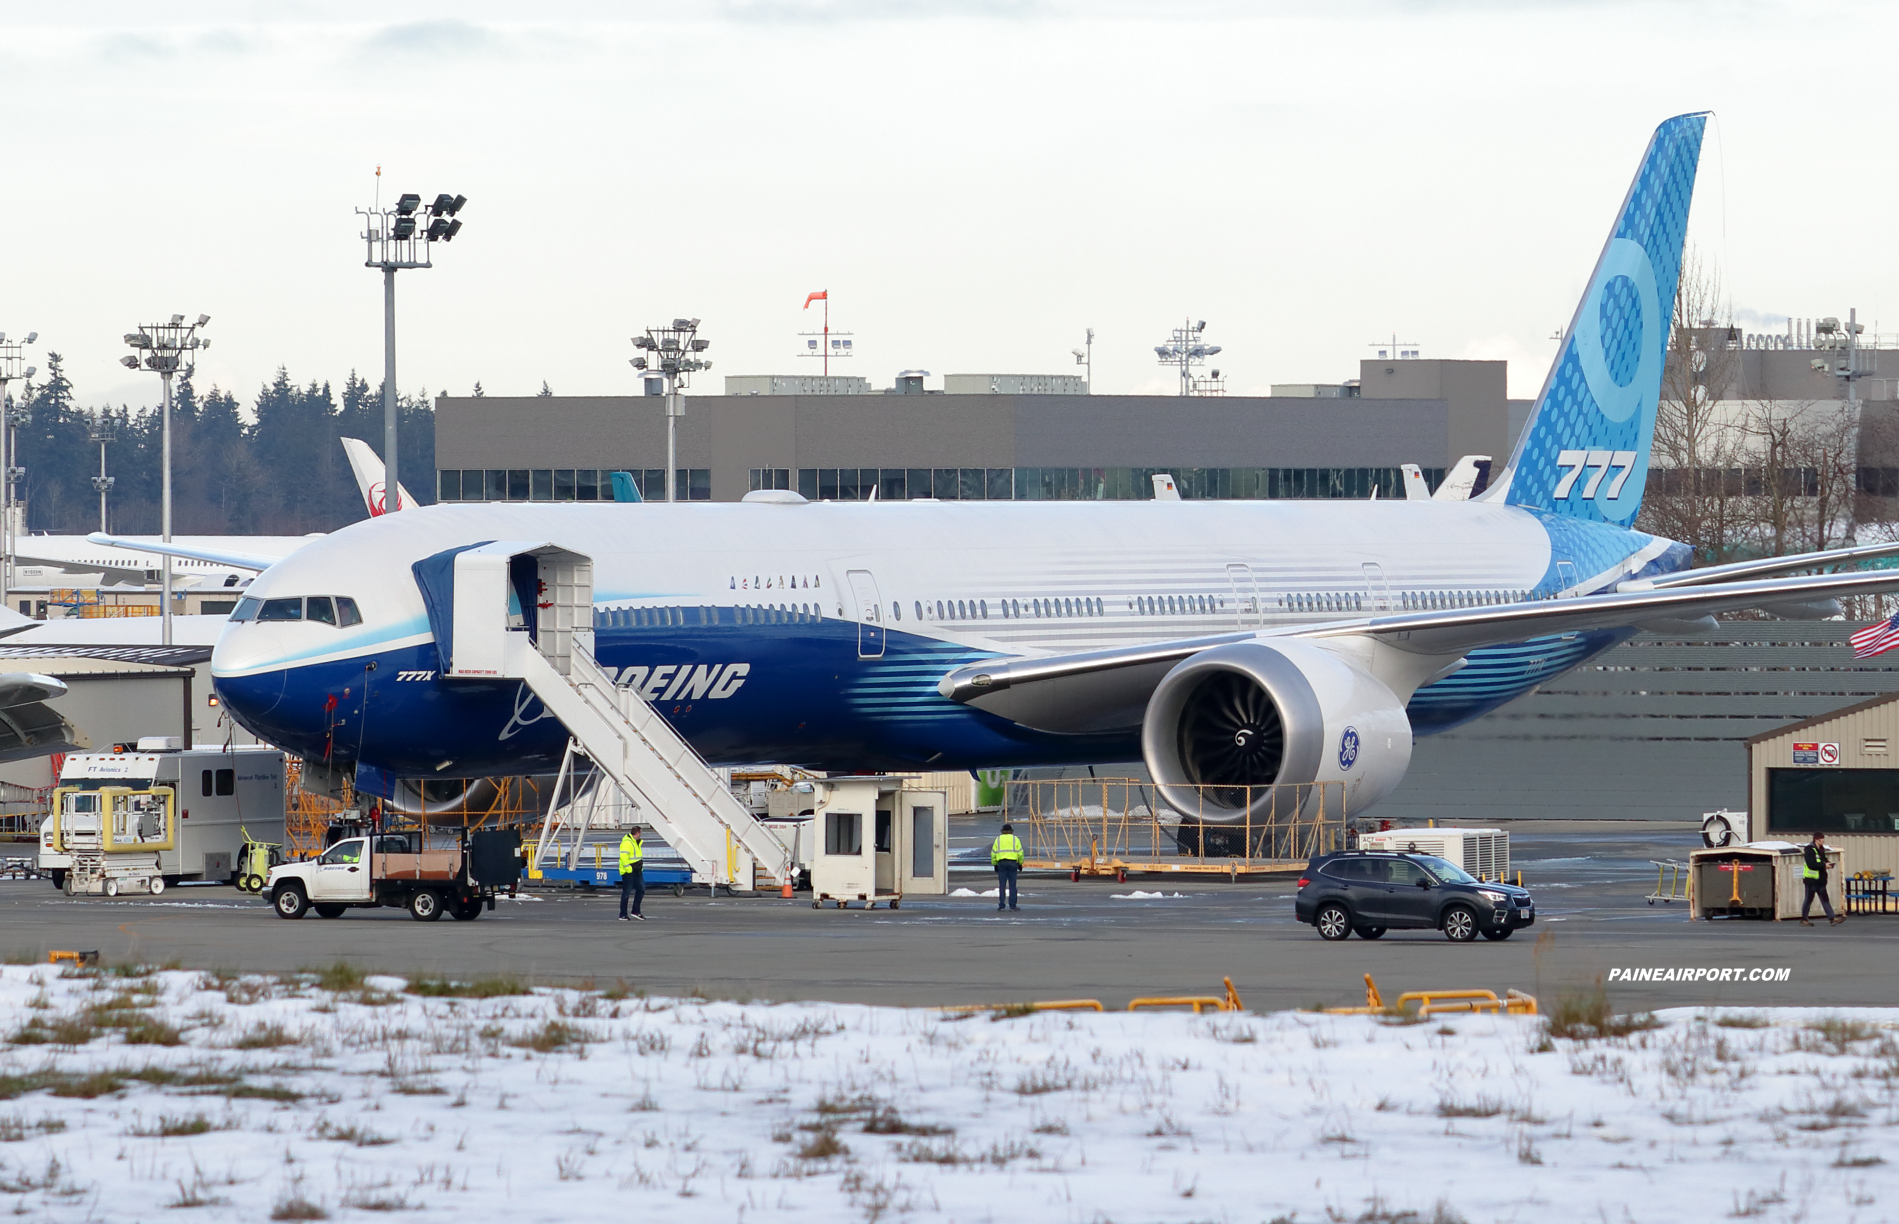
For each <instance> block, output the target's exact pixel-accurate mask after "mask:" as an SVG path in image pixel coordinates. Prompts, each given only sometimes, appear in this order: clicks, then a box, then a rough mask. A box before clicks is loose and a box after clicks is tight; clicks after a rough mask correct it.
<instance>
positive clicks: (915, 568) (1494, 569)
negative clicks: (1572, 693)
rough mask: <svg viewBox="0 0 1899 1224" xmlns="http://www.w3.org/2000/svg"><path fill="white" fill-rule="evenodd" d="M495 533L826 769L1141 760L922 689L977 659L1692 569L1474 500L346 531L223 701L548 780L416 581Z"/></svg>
mask: <svg viewBox="0 0 1899 1224" xmlns="http://www.w3.org/2000/svg"><path fill="white" fill-rule="evenodd" d="M493 540H515V541H546V542H548V543H552V544H558V545H559V546H561V547H563V548H566V549H569V550H571V551H574V552H578V553H583V554H585V555H587V556H589V557H591V558H592V559H593V563H594V599H595V605H594V606H595V618H594V619H595V632H594V652H595V656H596V658H597V660H598V662H599V663H600V664H601V666H602V667H604V668H605V669H607V671H608V672H609V673H610V674H612V675H613V676H614V677H615V678H616V681H617V682H618V683H620V684H622V685H624V686H627V687H630V688H634V689H637V690H638V691H639V693H640V694H641V696H643V697H644V698H646V699H647V700H649V701H651V702H652V703H653V705H654V706H655V707H656V708H657V709H658V710H659V711H660V712H661V713H662V714H663V715H664V716H665V717H666V718H667V720H668V721H669V722H671V723H672V725H673V726H674V727H675V728H676V729H677V730H678V731H679V732H680V733H681V734H682V735H683V736H684V737H685V738H686V739H687V740H688V741H690V742H691V743H692V745H693V746H694V747H695V748H696V749H697V750H698V751H699V752H700V753H701V754H702V755H703V756H705V757H706V758H707V759H708V760H709V761H711V762H712V763H714V764H740V763H762V762H779V763H793V764H800V765H805V766H809V767H813V768H821V769H864V768H892V769H895V768H907V769H916V768H923V767H929V768H937V769H951V768H956V769H963V768H977V767H1005V766H1021V765H1037V764H1052V763H1076V764H1079V763H1096V762H1110V761H1128V760H1133V759H1137V758H1138V757H1139V756H1140V742H1139V733H1138V729H1129V730H1127V731H1126V732H1119V733H1112V734H1090V735H1062V734H1052V733H1049V732H1045V731H1038V730H1034V729H1030V728H1027V727H1023V726H1020V725H1017V724H1015V723H1012V722H1010V721H1008V720H1007V719H1004V718H1001V717H998V716H996V715H993V714H990V713H986V712H984V711H982V710H978V709H975V708H973V707H971V706H968V705H964V704H959V703H957V702H955V701H952V700H950V699H948V698H947V697H945V696H943V695H942V694H941V693H939V691H938V682H939V680H940V679H941V678H942V677H943V676H944V674H945V673H946V672H948V671H950V670H951V669H953V668H955V667H958V666H961V665H963V664H967V663H971V662H975V661H978V660H983V659H988V658H993V657H997V656H1010V657H1018V658H1019V657H1025V656H1026V657H1034V656H1037V655H1042V654H1067V653H1072V652H1077V651H1088V650H1097V649H1108V648H1114V647H1125V646H1134V645H1139V644H1141V643H1146V642H1159V641H1173V640H1178V639H1183V638H1194V637H1200V636H1208V635H1218V634H1223V633H1234V632H1245V631H1272V630H1282V631H1283V630H1284V629H1287V628H1296V627H1300V626H1305V625H1317V624H1322V623H1337V622H1340V621H1349V620H1352V619H1355V618H1370V617H1373V616H1376V615H1379V614H1381V613H1389V612H1400V611H1411V610H1433V609H1440V608H1442V609H1449V608H1464V607H1480V606H1485V605H1491V604H1506V603H1518V602H1522V601H1525V600H1539V599H1553V598H1561V597H1566V596H1572V595H1579V594H1591V593H1595V592H1599V591H1605V590H1609V589H1612V588H1613V587H1614V585H1615V584H1616V583H1618V582H1620V581H1623V580H1626V579H1628V578H1631V577H1637V578H1640V577H1649V576H1653V575H1655V574H1657V573H1662V572H1668V571H1672V570H1676V569H1680V568H1684V567H1685V566H1686V565H1687V563H1688V550H1687V549H1686V548H1685V547H1683V546H1681V545H1679V544H1674V543H1672V542H1670V541H1667V540H1662V539H1659V538H1657V537H1653V536H1649V535H1645V534H1643V533H1640V532H1635V531H1630V530H1628V529H1626V528H1623V527H1620V526H1616V525H1613V524H1608V523H1592V522H1587V521H1581V520H1578V519H1576V518H1573V517H1563V516H1558V515H1551V514H1547V513H1544V512H1542V511H1538V510H1532V509H1526V508H1522V507H1517V506H1511V505H1507V504H1502V503H1487V502H1462V503H1444V502H1421V501H1377V502H1341V501H1299V502H1294V501H1279V502H1237V501H1224V502H1216V501H1198V502H1192V501H1189V502H1158V501H1156V502H1145V501H1144V502H934V501H916V502H900V503H898V502H891V503H876V502H871V503H863V502H842V503H815V504H760V503H741V504H731V505H705V504H700V505H691V506H669V505H654V504H647V505H619V504H614V505H599V506H582V505H505V506H486V505H463V506H440V507H432V508H426V509H421V510H416V511H411V512H405V513H403V514H400V515H389V516H386V517H382V518H377V519H372V520H370V521H367V522H363V523H358V524H356V525H354V526H352V527H349V528H345V529H344V530H342V531H339V532H337V533H335V534H334V535H331V536H329V537H327V538H325V539H322V540H318V541H314V542H312V543H311V544H309V545H308V546H306V547H305V548H303V549H301V550H300V551H298V552H297V553H296V554H294V555H293V556H292V557H290V558H288V559H287V560H285V561H283V562H281V563H279V564H278V565H276V566H274V567H272V568H271V569H269V570H268V571H266V572H265V573H264V574H263V575H262V576H260V577H259V578H258V579H257V580H256V581H255V582H254V583H253V584H252V585H251V587H250V589H249V590H248V591H247V592H246V594H247V596H248V597H249V599H250V600H255V601H258V602H257V603H255V604H249V603H248V602H247V606H246V607H245V608H242V609H241V610H240V612H239V614H238V616H239V617H243V618H245V619H234V620H233V621H232V623H231V624H229V625H228V626H227V627H226V629H225V631H224V633H223V635H222V637H221V638H220V640H219V642H218V645H217V649H216V652H215V654H214V656H213V660H212V665H213V674H214V677H215V683H216V686H217V689H218V692H219V694H220V696H221V698H222V700H223V701H224V702H225V704H226V705H227V706H228V707H229V708H230V709H231V710H232V711H233V712H234V713H236V714H237V715H238V716H239V717H240V718H241V719H242V721H243V722H244V724H245V725H246V726H247V727H248V728H249V729H251V730H252V731H253V732H255V733H256V734H258V735H259V736H261V737H263V738H265V739H267V740H269V741H270V742H273V743H276V744H278V745H281V746H282V747H284V748H286V749H289V750H291V751H294V752H296V753H298V754H300V755H302V756H304V757H306V758H309V759H312V760H327V761H331V762H334V763H336V764H339V765H341V764H348V763H352V762H360V763H361V764H365V765H369V766H372V767H375V768H379V769H383V770H387V771H390V772H392V773H395V774H397V775H400V776H406V777H415V776H424V777H471V776H481V775H486V774H497V773H510V774H513V773H527V772H536V771H540V770H547V769H552V768H555V767H556V766H557V765H558V763H559V761H560V758H561V755H562V753H563V751H564V749H565V747H566V743H567V735H566V732H565V730H563V729H562V728H561V727H560V725H559V724H558V723H557V722H555V721H554V720H553V719H551V718H549V717H547V716H546V713H545V711H544V710H543V709H542V707H541V705H540V702H539V701H538V699H536V698H535V697H534V696H533V694H532V693H531V692H529V691H528V690H527V689H526V687H525V686H524V685H523V684H522V683H520V682H519V681H512V680H510V681H494V682H482V681H470V680H465V679H457V680H444V679H443V678H442V676H441V671H442V667H441V661H440V658H439V655H438V652H437V649H436V644H435V641H434V638H433V637H432V635H431V632H430V621H429V615H428V608H427V606H426V603H425V599H424V595H423V593H422V590H421V588H420V587H419V586H418V584H417V582H416V581H415V579H414V577H413V575H412V571H411V566H412V565H414V563H415V562H417V561H420V560H422V559H423V558H425V557H429V556H431V555H434V554H437V553H441V552H443V551H445V550H449V549H455V548H461V547H466V546H470V545H476V544H481V543H485V542H488V541H493ZM324 596H328V597H331V598H332V599H334V598H335V597H339V596H341V597H347V598H349V599H351V600H353V601H354V603H355V608H356V610H357V612H358V613H359V614H360V617H361V620H360V623H356V624H344V623H322V622H321V621H316V620H310V619H297V620H289V619H268V618H267V617H268V614H269V611H270V609H271V608H272V605H271V603H270V601H273V600H276V601H285V600H296V599H305V600H307V599H309V598H311V597H324ZM275 607H276V608H277V610H278V612H279V614H281V611H282V609H284V608H286V607H288V605H287V604H283V603H281V602H280V603H278V604H277V605H275ZM260 610H262V611H264V612H265V613H266V617H265V618H260V617H259V615H258V613H259V611H260ZM334 619H337V620H341V621H347V620H348V619H350V617H349V616H348V615H345V616H343V617H338V618H334ZM1629 632H1631V631H1629V630H1605V631H1600V632H1586V633H1580V634H1572V635H1568V636H1563V637H1550V638H1541V639H1535V640H1531V641H1526V642H1522V643H1519V644H1515V645H1504V646H1489V647H1484V648H1482V649H1479V650H1476V651H1474V652H1473V653H1472V654H1471V655H1470V656H1469V660H1468V663H1467V665H1466V666H1465V667H1463V668H1462V669H1461V670H1459V671H1457V672H1456V673H1455V674H1453V675H1451V676H1449V677H1447V678H1445V679H1442V680H1439V681H1437V682H1436V683H1433V684H1430V685H1427V686H1426V687H1424V688H1421V689H1420V690H1418V692H1417V693H1416V694H1415V695H1414V696H1413V697H1412V698H1411V700H1410V702H1409V703H1408V707H1407V713H1408V715H1409V717H1410V720H1411V723H1412V726H1413V729H1414V730H1415V731H1416V732H1417V733H1419V734H1430V733H1432V732H1436V731H1441V730H1444V729H1446V728H1448V727H1452V726H1455V725H1457V724H1459V723H1462V722H1466V721H1468V720H1470V719H1472V718H1475V717H1478V716H1479V715H1481V714H1484V713H1486V712H1487V711H1489V710H1492V709H1495V708H1496V707H1497V706H1499V705H1502V704H1503V703H1505V702H1507V701H1509V700H1510V699H1512V698H1514V697H1517V696H1519V695H1521V694H1523V693H1525V692H1527V691H1529V690H1530V689H1532V688H1534V687H1535V686H1537V685H1538V684H1541V683H1543V682H1544V681H1545V680H1547V679H1549V678H1550V677H1552V676H1555V675H1557V674H1559V673H1561V672H1563V671H1566V670H1568V669H1569V668H1571V667H1574V666H1576V665H1577V664H1578V663H1581V662H1582V661H1584V660H1585V659H1587V658H1588V657H1590V656H1591V655H1594V654H1596V653H1599V652H1600V651H1602V650H1605V649H1607V648H1608V647H1609V646H1611V645H1613V644H1615V643H1616V642H1617V641H1619V640H1621V639H1622V638H1624V637H1626V636H1627V635H1628V633H1629Z"/></svg>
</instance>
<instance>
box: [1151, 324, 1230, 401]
mask: <svg viewBox="0 0 1899 1224" xmlns="http://www.w3.org/2000/svg"><path fill="white" fill-rule="evenodd" d="M1206 330H1207V321H1206V320H1205V319H1202V320H1200V322H1199V323H1197V324H1196V323H1192V322H1189V323H1187V324H1186V325H1184V326H1181V327H1176V328H1175V329H1174V334H1173V335H1172V336H1171V337H1169V339H1168V342H1167V343H1166V344H1157V345H1155V346H1154V355H1155V356H1157V357H1159V358H1160V363H1161V364H1162V365H1166V366H1178V367H1180V393H1181V394H1182V395H1192V394H1193V392H1194V376H1193V368H1194V367H1195V366H1197V365H1205V364H1206V363H1207V358H1209V357H1211V356H1213V355H1214V354H1216V353H1218V352H1219V351H1220V346H1219V345H1217V344H1206V343H1204V342H1202V340H1201V336H1202V335H1203V334H1204V333H1205V332H1206Z"/></svg>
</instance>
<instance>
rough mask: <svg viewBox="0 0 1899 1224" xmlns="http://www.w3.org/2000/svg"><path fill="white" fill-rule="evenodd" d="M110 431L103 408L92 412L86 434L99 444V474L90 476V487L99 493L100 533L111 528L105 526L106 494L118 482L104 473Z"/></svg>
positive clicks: (109, 422)
mask: <svg viewBox="0 0 1899 1224" xmlns="http://www.w3.org/2000/svg"><path fill="white" fill-rule="evenodd" d="M112 432H113V430H112V418H110V417H109V416H107V415H106V413H105V410H104V409H101V410H100V411H98V412H96V413H94V414H93V417H92V428H91V429H89V430H87V431H86V436H87V437H88V438H89V439H91V440H92V441H93V442H96V443H97V444H98V446H99V474H98V475H97V476H94V477H93V478H92V487H93V488H94V489H96V490H97V491H98V493H99V531H100V533H101V534H103V533H105V532H107V531H110V530H111V528H109V527H107V526H106V494H108V493H110V492H112V486H113V485H114V484H116V483H118V481H117V478H116V477H112V476H108V475H106V467H105V448H106V443H108V442H110V441H112Z"/></svg>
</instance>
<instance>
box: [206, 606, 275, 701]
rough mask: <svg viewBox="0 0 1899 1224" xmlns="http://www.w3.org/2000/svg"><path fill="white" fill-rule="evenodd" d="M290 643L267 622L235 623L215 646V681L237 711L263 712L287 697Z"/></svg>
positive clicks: (213, 683) (220, 695)
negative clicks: (287, 646) (260, 623)
mask: <svg viewBox="0 0 1899 1224" xmlns="http://www.w3.org/2000/svg"><path fill="white" fill-rule="evenodd" d="M288 653H289V652H288V650H287V649H286V644H285V642H284V640H283V638H282V636H281V635H280V634H278V633H277V632H275V631H274V630H272V629H270V628H268V627H267V626H264V625H257V624H247V625H232V626H230V627H228V628H226V629H225V631H224V632H223V633H222V634H221V635H219V637H218V644H217V645H216V646H214V647H212V649H211V683H212V685H213V686H214V687H215V688H216V689H217V691H218V700H220V701H222V702H223V703H224V704H225V705H226V706H228V707H230V709H231V710H232V711H233V712H234V713H237V714H252V715H262V714H268V713H270V712H271V711H272V710H274V709H276V708H277V703H278V702H280V701H282V700H283V696H284V683H285V679H286V676H287V675H288V671H287V668H286V662H285V656H286V655H287V654H288Z"/></svg>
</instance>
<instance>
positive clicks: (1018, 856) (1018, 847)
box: [989, 825, 1022, 911]
mask: <svg viewBox="0 0 1899 1224" xmlns="http://www.w3.org/2000/svg"><path fill="white" fill-rule="evenodd" d="M989 865H990V866H992V867H994V868H995V869H996V909H997V910H998V911H1001V910H1004V909H1014V908H1015V896H1016V893H1015V879H1016V876H1017V875H1019V874H1020V873H1021V871H1022V839H1021V838H1019V837H1017V836H1016V835H1015V827H1014V826H1013V825H1003V826H1002V832H1000V833H998V834H996V840H995V841H994V842H992V843H991V844H990V846H989Z"/></svg>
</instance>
